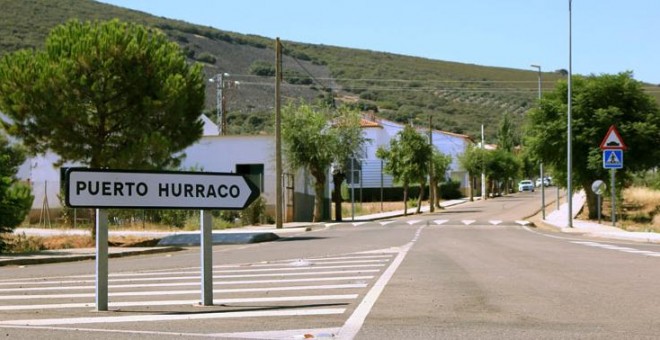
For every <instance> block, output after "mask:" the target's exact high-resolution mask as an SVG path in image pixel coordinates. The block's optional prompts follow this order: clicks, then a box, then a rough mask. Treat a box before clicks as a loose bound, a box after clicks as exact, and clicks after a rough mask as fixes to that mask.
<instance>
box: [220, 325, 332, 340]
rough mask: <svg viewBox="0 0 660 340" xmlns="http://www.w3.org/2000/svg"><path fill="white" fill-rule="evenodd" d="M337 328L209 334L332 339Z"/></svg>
mask: <svg viewBox="0 0 660 340" xmlns="http://www.w3.org/2000/svg"><path fill="white" fill-rule="evenodd" d="M337 333H339V328H320V329H287V330H283V331H262V332H238V333H215V334H209V335H211V336H214V337H222V338H231V339H306V337H307V338H309V339H319V338H320V339H332V338H335V335H336V334H337Z"/></svg>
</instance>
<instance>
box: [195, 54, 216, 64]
mask: <svg viewBox="0 0 660 340" xmlns="http://www.w3.org/2000/svg"><path fill="white" fill-rule="evenodd" d="M197 61H201V62H203V63H207V64H215V61H216V59H215V57H214V56H213V55H211V54H210V53H207V52H202V53H200V54H199V56H197Z"/></svg>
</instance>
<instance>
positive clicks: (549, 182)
mask: <svg viewBox="0 0 660 340" xmlns="http://www.w3.org/2000/svg"><path fill="white" fill-rule="evenodd" d="M551 185H552V182H551V181H550V178H548V177H546V178H544V179H543V186H545V187H549V186H551ZM540 186H541V179H540V178H537V179H536V187H540Z"/></svg>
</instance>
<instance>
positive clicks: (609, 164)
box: [603, 149, 623, 169]
mask: <svg viewBox="0 0 660 340" xmlns="http://www.w3.org/2000/svg"><path fill="white" fill-rule="evenodd" d="M603 168H605V169H622V168H623V150H616V149H611V150H603Z"/></svg>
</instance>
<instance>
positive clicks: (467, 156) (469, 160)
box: [458, 145, 488, 201]
mask: <svg viewBox="0 0 660 340" xmlns="http://www.w3.org/2000/svg"><path fill="white" fill-rule="evenodd" d="M487 157H488V151H486V150H484V149H481V148H478V147H476V146H475V145H470V146H469V147H468V148H467V150H465V152H464V153H463V154H462V155H459V156H458V161H459V163H460V164H461V167H463V169H465V171H467V172H468V175H469V177H470V201H474V183H475V178H476V176H478V175H480V174H481V173H482V172H485V171H486V161H487Z"/></svg>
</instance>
